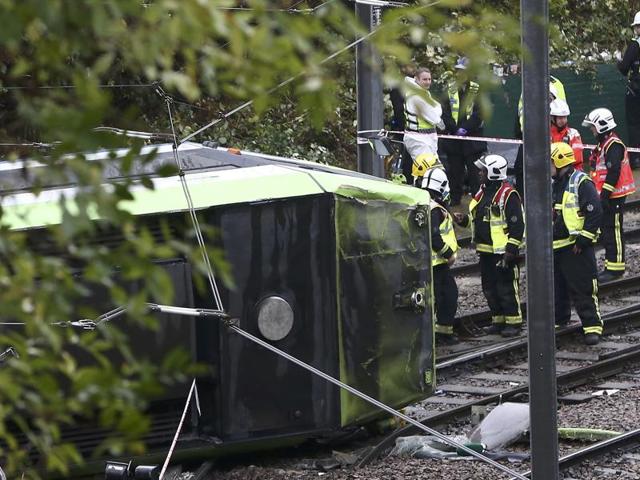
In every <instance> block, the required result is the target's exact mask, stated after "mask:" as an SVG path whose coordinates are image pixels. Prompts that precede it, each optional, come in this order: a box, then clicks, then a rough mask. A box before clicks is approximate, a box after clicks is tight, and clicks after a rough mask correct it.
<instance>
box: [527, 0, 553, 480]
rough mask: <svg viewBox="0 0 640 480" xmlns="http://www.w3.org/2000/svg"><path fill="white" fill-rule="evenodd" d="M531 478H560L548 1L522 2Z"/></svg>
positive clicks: (543, 479) (536, 479) (531, 0)
mask: <svg viewBox="0 0 640 480" xmlns="http://www.w3.org/2000/svg"><path fill="white" fill-rule="evenodd" d="M520 7H521V8H520V11H521V24H522V47H523V53H522V55H523V68H522V98H523V100H524V116H523V118H524V126H523V130H524V131H523V139H524V152H523V153H524V179H525V192H526V196H527V199H526V203H525V219H526V235H527V323H528V329H529V404H530V417H531V436H530V438H531V478H532V479H533V480H557V479H558V424H557V422H558V419H557V390H556V388H557V386H556V364H555V353H556V342H555V317H554V298H553V287H554V286H553V235H552V211H553V205H552V199H551V170H550V166H551V164H550V140H549V101H548V98H549V32H548V23H549V2H548V0H520Z"/></svg>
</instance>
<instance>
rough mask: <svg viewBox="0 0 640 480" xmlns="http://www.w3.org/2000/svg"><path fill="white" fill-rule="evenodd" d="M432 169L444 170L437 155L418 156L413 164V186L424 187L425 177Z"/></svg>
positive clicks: (424, 154) (423, 154) (425, 154)
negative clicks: (423, 180)
mask: <svg viewBox="0 0 640 480" xmlns="http://www.w3.org/2000/svg"><path fill="white" fill-rule="evenodd" d="M432 168H444V166H443V165H442V162H440V158H439V157H438V155H437V154H436V153H421V154H420V155H418V156H417V157H416V159H415V160H414V161H413V163H412V164H411V176H412V177H413V186H414V187H420V186H421V185H422V179H423V177H424V176H425V174H426V173H427V172H428V171H429V170H431V169H432ZM423 188H424V187H423ZM447 188H448V184H447Z"/></svg>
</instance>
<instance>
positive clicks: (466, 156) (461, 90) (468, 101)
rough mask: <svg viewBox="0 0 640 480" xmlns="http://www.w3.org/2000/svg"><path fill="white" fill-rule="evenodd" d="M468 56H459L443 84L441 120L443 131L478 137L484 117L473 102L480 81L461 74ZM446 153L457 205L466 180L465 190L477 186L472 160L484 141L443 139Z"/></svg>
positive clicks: (480, 150)
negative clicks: (453, 72)
mask: <svg viewBox="0 0 640 480" xmlns="http://www.w3.org/2000/svg"><path fill="white" fill-rule="evenodd" d="M467 64H468V60H467V58H465V57H462V58H460V59H459V60H458V62H457V63H456V65H455V67H454V68H455V69H456V71H457V75H456V78H455V80H454V81H453V82H451V83H450V84H449V86H448V88H447V94H448V98H447V101H446V102H444V104H443V109H442V120H443V121H444V124H445V126H446V132H447V133H448V134H450V135H457V136H461V137H465V136H470V137H481V136H482V135H483V132H484V130H483V128H484V121H483V119H482V116H481V115H480V105H479V102H477V101H476V100H477V97H478V91H479V89H480V85H478V84H477V83H476V82H472V81H470V80H468V79H467V77H466V76H465V73H466V69H467ZM442 147H443V150H444V151H446V153H447V173H448V175H449V178H450V179H451V205H452V206H455V205H460V200H461V198H462V194H463V187H464V183H465V175H466V177H467V179H468V181H469V191H470V192H471V195H474V194H475V193H476V192H477V191H478V188H479V187H480V181H479V179H478V169H477V168H476V167H475V165H474V163H475V161H476V160H477V159H478V158H480V156H481V155H482V154H483V153H485V152H486V151H487V142H481V141H476V140H453V139H452V140H446V141H443V142H442Z"/></svg>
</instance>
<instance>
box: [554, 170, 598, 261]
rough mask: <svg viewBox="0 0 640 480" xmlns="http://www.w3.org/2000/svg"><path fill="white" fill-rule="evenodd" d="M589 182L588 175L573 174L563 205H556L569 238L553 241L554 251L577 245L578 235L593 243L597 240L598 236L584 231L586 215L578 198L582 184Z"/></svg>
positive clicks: (577, 171)
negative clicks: (581, 209)
mask: <svg viewBox="0 0 640 480" xmlns="http://www.w3.org/2000/svg"><path fill="white" fill-rule="evenodd" d="M588 181H590V179H589V177H588V176H587V174H586V173H584V172H582V171H580V170H575V171H574V172H573V173H572V174H571V177H570V178H569V182H567V186H566V188H565V190H564V193H563V194H562V203H561V204H555V205H554V206H553V208H554V210H556V212H557V213H558V214H559V215H560V214H561V215H562V221H563V222H564V224H565V226H566V227H567V231H568V232H569V236H568V237H567V238H559V239H556V240H554V241H553V249H554V250H556V249H558V248H562V247H566V246H568V245H573V244H574V243H576V237H577V236H578V235H582V236H583V237H586V238H589V239H591V240H593V241H595V239H596V235H594V234H593V233H591V232H588V231H586V230H583V228H584V215H583V214H582V212H580V199H579V198H578V189H579V188H580V185H581V184H582V182H588Z"/></svg>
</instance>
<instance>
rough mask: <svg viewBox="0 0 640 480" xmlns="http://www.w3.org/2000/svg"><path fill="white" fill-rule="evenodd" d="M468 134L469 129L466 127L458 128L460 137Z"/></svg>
mask: <svg viewBox="0 0 640 480" xmlns="http://www.w3.org/2000/svg"><path fill="white" fill-rule="evenodd" d="M466 134H467V130H466V129H464V128H459V129H458V130H456V135H458V136H459V137H464V136H465V135H466Z"/></svg>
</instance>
